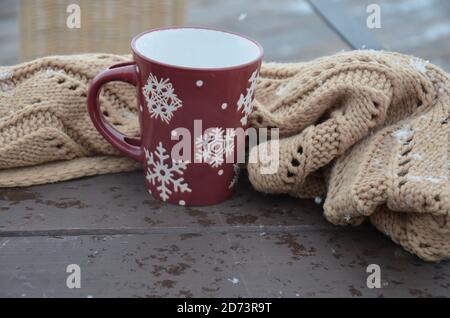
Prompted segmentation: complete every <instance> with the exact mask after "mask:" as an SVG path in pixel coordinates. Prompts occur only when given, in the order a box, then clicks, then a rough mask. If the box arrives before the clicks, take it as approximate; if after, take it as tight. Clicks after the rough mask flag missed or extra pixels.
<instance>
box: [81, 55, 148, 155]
mask: <svg viewBox="0 0 450 318" xmlns="http://www.w3.org/2000/svg"><path fill="white" fill-rule="evenodd" d="M137 78H138V74H137V66H136V63H135V62H126V63H120V64H115V65H113V66H110V67H109V68H107V69H106V70H104V71H103V72H101V73H99V74H98V75H97V76H96V77H95V78H94V79H93V80H92V83H91V85H90V86H89V89H88V96H87V104H88V112H89V115H90V117H91V120H92V123H93V124H94V126H95V128H96V129H97V130H98V131H99V132H100V134H101V135H102V136H103V137H104V138H105V139H106V140H107V141H108V142H109V143H110V144H111V145H113V146H114V147H115V148H116V149H118V150H119V151H121V152H122V153H124V154H125V155H126V156H128V157H130V158H132V159H134V160H136V161H140V162H142V161H143V158H144V152H143V151H142V149H141V147H140V145H141V140H140V139H137V138H131V137H127V136H125V135H123V134H122V133H120V132H119V131H117V130H116V129H115V128H114V127H113V126H111V125H110V124H109V123H108V122H107V121H105V118H104V116H103V115H102V113H101V112H100V107H99V94H100V89H101V88H102V86H103V85H105V84H106V83H108V82H112V81H121V82H126V83H129V84H132V85H134V86H136V85H137V83H138V81H137Z"/></svg>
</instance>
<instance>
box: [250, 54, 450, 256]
mask: <svg viewBox="0 0 450 318" xmlns="http://www.w3.org/2000/svg"><path fill="white" fill-rule="evenodd" d="M254 104H255V109H254V112H253V114H252V116H251V122H252V123H253V125H254V126H256V127H277V128H279V133H280V140H279V166H278V167H279V168H278V170H277V171H276V173H274V174H264V173H263V172H262V171H263V170H262V168H264V167H266V166H269V165H270V164H271V160H272V161H273V160H275V158H276V157H277V156H274V155H270V150H276V147H275V146H276V145H275V144H274V143H275V142H278V140H276V141H275V140H271V141H268V142H265V143H261V144H260V145H259V146H257V147H255V148H253V149H252V150H251V151H250V158H254V159H255V158H256V159H258V160H259V161H258V160H256V162H250V163H249V164H248V174H249V178H250V181H251V183H252V184H253V186H254V187H255V189H257V190H258V191H262V192H267V193H289V194H291V195H293V196H296V197H303V198H304V197H306V198H310V197H322V196H326V199H325V203H324V213H325V216H326V218H327V219H328V220H329V221H330V222H332V223H334V224H339V225H347V224H352V225H358V224H360V223H361V222H362V221H363V220H365V219H366V218H369V219H370V221H371V222H372V223H373V224H374V225H375V227H377V228H378V229H379V230H380V231H382V232H383V233H385V234H386V235H388V236H390V237H391V238H392V240H394V241H395V242H397V243H398V244H400V245H402V246H403V247H404V248H405V249H406V250H408V251H410V252H412V253H415V254H417V255H418V256H419V257H421V258H422V259H424V260H428V261H438V260H441V259H445V258H449V257H450V217H449V211H450V183H449V179H448V177H449V169H450V165H449V164H450V162H449V157H450V147H449V141H450V124H449V115H450V79H449V77H448V74H447V73H445V72H444V71H442V70H440V69H439V68H438V67H436V66H434V65H431V64H429V63H428V62H425V61H423V60H420V59H418V58H414V57H410V56H404V55H400V54H395V53H385V52H370V51H357V52H349V53H340V54H337V55H335V56H331V57H324V58H320V59H317V60H315V61H312V62H310V63H305V64H265V65H263V67H262V70H261V74H260V79H259V83H258V89H257V91H256V101H255V103H254ZM263 149H269V151H268V152H267V151H266V153H268V154H269V156H267V155H266V158H264V156H262V154H263V152H262V151H261V150H263ZM258 154H259V155H260V157H259V158H258ZM263 159H264V160H263Z"/></svg>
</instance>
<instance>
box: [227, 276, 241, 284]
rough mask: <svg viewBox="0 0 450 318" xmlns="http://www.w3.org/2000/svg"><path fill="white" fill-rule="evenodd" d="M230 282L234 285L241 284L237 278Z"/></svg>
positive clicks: (230, 279)
mask: <svg viewBox="0 0 450 318" xmlns="http://www.w3.org/2000/svg"><path fill="white" fill-rule="evenodd" d="M228 281H229V282H230V283H232V284H233V285H237V284H239V278H236V277H233V278H228Z"/></svg>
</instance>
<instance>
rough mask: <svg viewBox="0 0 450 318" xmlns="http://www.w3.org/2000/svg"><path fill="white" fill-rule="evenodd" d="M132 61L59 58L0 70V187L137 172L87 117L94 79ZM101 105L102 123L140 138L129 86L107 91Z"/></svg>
mask: <svg viewBox="0 0 450 318" xmlns="http://www.w3.org/2000/svg"><path fill="white" fill-rule="evenodd" d="M129 59H130V58H129V57H122V56H117V55H107V54H89V55H79V56H77V55H75V56H65V57H63V56H55V57H47V58H42V59H38V60H35V61H32V62H29V63H24V64H20V65H17V66H12V67H0V187H14V186H28V185H34V184H41V183H49V182H56V181H62V180H68V179H73V178H78V177H82V176H88V175H94V174H102V173H111V172H119V171H130V170H134V169H137V168H139V165H138V164H137V163H136V162H134V161H132V160H130V159H127V158H124V157H122V156H119V153H118V152H116V151H115V150H114V149H113V148H112V147H111V145H110V144H109V143H108V142H106V141H105V140H104V139H103V138H102V137H101V136H100V135H99V134H98V133H97V130H96V129H95V128H94V126H93V125H92V123H91V120H90V118H89V115H88V113H87V109H86V107H87V106H86V92H87V87H88V84H89V82H90V81H91V80H92V78H93V77H94V76H95V75H96V74H97V73H98V72H99V71H100V70H101V69H104V68H106V67H108V66H110V65H112V64H114V63H120V62H124V61H127V60H129ZM100 100H101V107H102V111H103V115H104V116H105V117H106V118H108V120H109V121H110V122H111V123H112V125H113V126H114V127H115V128H116V129H118V130H120V131H122V132H124V133H126V134H128V135H130V136H136V135H138V133H139V129H138V124H137V119H136V118H137V117H136V116H137V115H136V114H137V104H136V96H135V90H134V88H133V87H132V86H129V85H127V84H124V83H111V84H108V85H107V86H105V88H104V90H103V92H102V94H101V96H100Z"/></svg>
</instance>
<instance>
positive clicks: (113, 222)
mask: <svg viewBox="0 0 450 318" xmlns="http://www.w3.org/2000/svg"><path fill="white" fill-rule="evenodd" d="M0 202H1V203H0V204H1V208H0V210H1V212H0V225H1V227H0V297H1V296H3V297H21V296H22V297H54V296H62V297H107V296H138V297H164V296H174V297H189V296H193V297H200V296H204V297H217V296H223V297H314V296H325V297H337V296H349V297H361V296H364V297H382V296H384V297H388V296H450V293H449V288H450V266H448V265H449V264H448V263H441V264H428V263H424V262H422V261H420V260H419V259H417V258H416V257H414V256H412V255H410V254H408V253H407V252H404V251H403V250H402V249H401V248H400V247H398V246H396V245H395V244H394V243H392V242H391V241H390V240H389V239H387V238H386V237H384V235H382V234H381V233H379V232H377V231H376V230H374V229H373V228H372V227H371V226H370V225H368V224H365V225H362V226H360V227H344V228H342V227H335V226H333V225H331V224H329V223H328V222H326V220H325V219H324V218H323V216H322V211H321V207H320V206H319V205H316V204H315V203H313V202H312V200H298V199H294V198H290V197H287V196H270V195H263V194H261V193H257V192H255V191H254V190H252V189H251V186H250V185H249V184H248V182H246V181H244V180H243V181H242V182H241V183H240V185H239V189H238V194H237V196H236V197H235V198H234V199H233V200H230V201H228V202H225V203H223V204H220V205H217V206H213V207H204V208H189V207H178V206H173V205H166V204H162V203H160V202H158V201H156V200H155V199H153V198H152V197H150V196H149V195H148V193H147V192H146V191H145V190H144V189H143V187H142V173H141V172H134V173H122V174H117V175H106V176H97V177H92V178H85V179H80V180H76V181H71V182H64V183H60V184H52V185H44V186H38V187H32V188H28V189H2V190H0ZM69 264H78V265H79V266H80V267H81V284H82V286H81V289H68V288H67V287H66V278H67V275H68V274H67V273H66V272H65V270H66V267H67V265H69ZM369 264H378V265H380V266H381V274H382V288H381V289H369V288H367V286H366V279H367V275H368V274H367V273H366V267H367V266H368V265H369ZM233 282H234V283H233Z"/></svg>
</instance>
